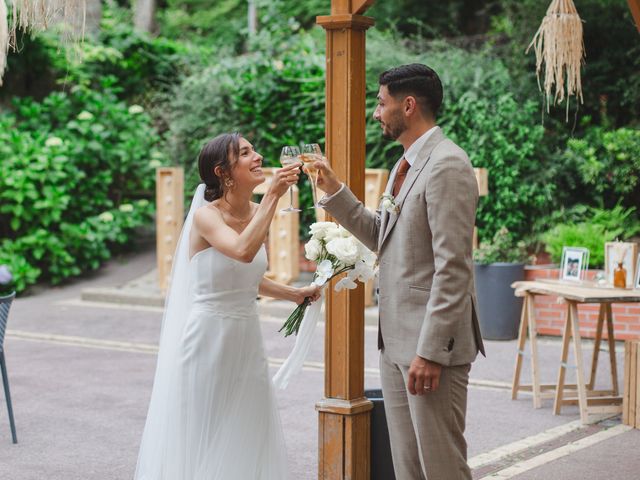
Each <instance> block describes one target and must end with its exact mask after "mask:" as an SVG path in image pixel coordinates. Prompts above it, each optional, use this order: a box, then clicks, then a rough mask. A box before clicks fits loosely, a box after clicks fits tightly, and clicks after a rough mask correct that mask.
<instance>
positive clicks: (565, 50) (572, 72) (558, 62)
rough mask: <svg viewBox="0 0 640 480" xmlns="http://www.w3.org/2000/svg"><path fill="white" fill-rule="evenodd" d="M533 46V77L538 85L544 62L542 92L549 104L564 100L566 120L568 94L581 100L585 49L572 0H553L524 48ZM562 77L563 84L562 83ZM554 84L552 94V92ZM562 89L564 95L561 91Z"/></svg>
mask: <svg viewBox="0 0 640 480" xmlns="http://www.w3.org/2000/svg"><path fill="white" fill-rule="evenodd" d="M531 47H533V48H534V51H535V54H536V76H537V77H538V87H539V88H540V90H542V87H541V86H540V73H541V71H542V64H543V63H544V66H545V68H544V95H545V101H546V103H547V113H548V112H549V104H550V103H553V104H554V105H555V104H556V103H559V102H562V101H563V100H565V96H566V101H567V121H568V119H569V97H570V96H571V95H575V96H576V98H578V99H579V100H580V103H583V100H582V81H581V78H580V68H581V66H582V65H583V64H584V58H585V51H584V41H583V39H582V20H581V19H580V16H579V15H578V12H577V11H576V7H575V5H574V4H573V0H553V1H552V2H551V5H549V8H548V9H547V13H546V15H545V17H544V18H543V19H542V23H541V24H540V28H538V31H537V32H536V34H535V35H534V36H533V40H532V41H531V43H530V44H529V46H528V47H527V53H528V52H529V50H530V49H531ZM565 76H566V83H565ZM554 85H555V93H553V92H552V90H553V87H554ZM565 90H566V94H565Z"/></svg>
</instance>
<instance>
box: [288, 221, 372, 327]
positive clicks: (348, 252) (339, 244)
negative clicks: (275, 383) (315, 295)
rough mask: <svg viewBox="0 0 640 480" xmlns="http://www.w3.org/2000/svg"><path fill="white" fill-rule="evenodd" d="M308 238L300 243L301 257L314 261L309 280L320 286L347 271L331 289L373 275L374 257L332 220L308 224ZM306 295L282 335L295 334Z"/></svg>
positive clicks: (303, 308)
mask: <svg viewBox="0 0 640 480" xmlns="http://www.w3.org/2000/svg"><path fill="white" fill-rule="evenodd" d="M309 231H310V233H311V239H310V240H309V241H308V242H307V243H306V245H305V246H304V250H305V256H306V257H307V258H308V259H309V260H311V261H314V262H317V267H316V271H315V273H314V275H313V283H315V284H316V285H319V286H321V287H322V286H324V285H325V284H326V283H327V282H329V281H330V280H331V279H333V278H334V277H337V276H338V275H340V274H342V273H345V272H346V273H347V275H345V277H344V278H342V279H340V280H339V281H338V283H336V286H335V290H336V291H337V292H339V291H340V290H342V289H345V288H347V289H353V288H356V287H357V286H358V285H357V284H356V281H360V282H363V283H364V282H367V281H369V280H370V279H371V278H373V277H374V275H375V263H376V256H375V254H374V253H373V252H371V250H369V249H368V248H367V247H365V246H364V245H363V244H362V243H361V242H360V241H359V240H357V239H356V238H355V237H354V236H353V235H351V234H350V233H349V232H348V231H347V230H346V229H345V228H344V227H342V226H340V225H338V224H336V223H333V222H317V223H313V224H312V225H311V226H310V227H309ZM310 303H311V301H310V298H306V299H305V301H304V302H303V303H301V304H300V305H298V307H297V308H296V309H295V310H294V311H293V313H291V315H289V318H287V321H286V322H284V325H282V328H281V329H280V330H279V331H282V330H284V335H285V337H287V336H289V335H291V334H292V333H295V334H297V333H298V329H299V328H300V323H301V322H302V319H303V318H304V313H305V310H306V309H307V307H308V306H309V304H310Z"/></svg>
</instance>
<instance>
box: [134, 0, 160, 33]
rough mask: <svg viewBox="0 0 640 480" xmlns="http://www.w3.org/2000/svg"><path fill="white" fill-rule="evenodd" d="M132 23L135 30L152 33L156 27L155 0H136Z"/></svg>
mask: <svg viewBox="0 0 640 480" xmlns="http://www.w3.org/2000/svg"><path fill="white" fill-rule="evenodd" d="M134 8H135V12H134V19H133V23H134V25H135V27H136V29H137V30H140V31H142V32H147V33H153V32H154V31H155V28H156V21H155V18H156V8H157V5H156V0H136V1H135V5H134Z"/></svg>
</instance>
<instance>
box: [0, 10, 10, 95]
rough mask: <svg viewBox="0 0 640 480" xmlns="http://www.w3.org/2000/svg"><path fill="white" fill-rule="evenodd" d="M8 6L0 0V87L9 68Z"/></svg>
mask: <svg viewBox="0 0 640 480" xmlns="http://www.w3.org/2000/svg"><path fill="white" fill-rule="evenodd" d="M8 13H9V12H8V11H7V4H6V3H4V0H0V87H1V86H2V76H3V75H4V69H5V68H6V67H7V53H8V52H9V22H8V21H7V14H8Z"/></svg>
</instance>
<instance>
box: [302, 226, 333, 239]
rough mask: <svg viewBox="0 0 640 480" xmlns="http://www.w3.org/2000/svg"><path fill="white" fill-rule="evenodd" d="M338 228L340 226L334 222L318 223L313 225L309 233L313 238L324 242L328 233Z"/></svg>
mask: <svg viewBox="0 0 640 480" xmlns="http://www.w3.org/2000/svg"><path fill="white" fill-rule="evenodd" d="M337 228H338V225H336V224H335V223H333V222H316V223H312V224H311V226H310V227H309V232H311V238H314V239H316V240H324V239H325V238H326V236H327V233H328V232H330V231H332V230H336V229H337Z"/></svg>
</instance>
